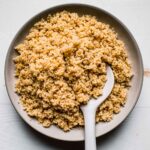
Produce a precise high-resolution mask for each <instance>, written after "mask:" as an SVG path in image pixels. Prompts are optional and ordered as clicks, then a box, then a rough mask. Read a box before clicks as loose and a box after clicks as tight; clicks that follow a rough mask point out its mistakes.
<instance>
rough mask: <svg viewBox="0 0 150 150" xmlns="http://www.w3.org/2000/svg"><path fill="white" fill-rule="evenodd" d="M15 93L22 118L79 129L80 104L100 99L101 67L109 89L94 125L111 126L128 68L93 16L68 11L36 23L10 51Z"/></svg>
mask: <svg viewBox="0 0 150 150" xmlns="http://www.w3.org/2000/svg"><path fill="white" fill-rule="evenodd" d="M15 49H16V51H17V52H18V56H16V57H15V58H14V62H15V76H16V78H17V82H16V92H17V93H18V94H19V96H20V102H21V104H22V106H23V108H24V110H25V111H26V112H27V114H28V115H29V116H31V117H33V118H35V119H37V120H38V122H40V123H41V124H42V125H43V126H44V127H49V126H50V125H52V124H55V125H57V126H58V127H60V128H61V129H63V130H64V131H68V130H70V129H72V128H73V127H77V126H83V125H84V118H83V115H82V112H81V111H80V106H81V105H86V104H87V102H88V101H89V100H90V99H91V98H92V97H94V98H95V99H96V98H97V97H98V96H100V95H102V94H103V87H104V85H105V82H106V80H107V79H106V65H110V66H111V68H112V70H113V73H114V77H115V85H114V88H113V90H112V92H111V94H110V95H109V97H108V98H107V99H106V100H105V102H104V103H103V104H102V105H101V106H99V108H98V109H97V114H96V122H100V121H111V120H112V119H113V115H114V114H116V113H119V112H120V110H121V107H122V106H124V104H125V102H126V98H127V92H128V88H129V86H130V81H131V78H132V69H131V65H130V63H129V60H128V56H127V53H126V48H125V45H124V43H123V41H121V40H119V39H118V37H117V33H116V32H115V31H114V30H113V29H112V28H111V27H110V26H109V25H108V24H106V23H102V22H100V21H99V20H97V19H96V18H95V17H94V16H90V15H82V16H79V15H78V14H77V13H72V12H68V11H62V12H58V13H56V14H54V15H49V16H48V17H47V18H46V19H41V20H40V21H39V22H37V23H36V24H34V26H33V27H32V28H31V29H30V31H29V33H28V35H27V36H26V37H25V39H24V40H23V41H22V42H21V43H20V44H19V45H17V46H16V47H15Z"/></svg>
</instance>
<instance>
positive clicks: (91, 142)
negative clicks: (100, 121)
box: [83, 107, 96, 150]
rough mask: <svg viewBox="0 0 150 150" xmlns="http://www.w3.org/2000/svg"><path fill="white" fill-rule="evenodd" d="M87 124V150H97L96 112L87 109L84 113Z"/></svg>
mask: <svg viewBox="0 0 150 150" xmlns="http://www.w3.org/2000/svg"><path fill="white" fill-rule="evenodd" d="M83 113H84V122H85V150H96V136H95V114H96V110H93V109H90V107H87V108H86V109H84V111H83Z"/></svg>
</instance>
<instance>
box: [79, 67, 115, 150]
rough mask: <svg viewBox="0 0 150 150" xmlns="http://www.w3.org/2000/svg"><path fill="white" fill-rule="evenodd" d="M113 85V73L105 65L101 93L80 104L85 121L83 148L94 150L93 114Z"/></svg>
mask: <svg viewBox="0 0 150 150" xmlns="http://www.w3.org/2000/svg"><path fill="white" fill-rule="evenodd" d="M113 85H114V75H113V72H112V70H111V68H110V67H109V66H107V81H106V83H105V86H104V88H103V94H102V96H100V97H99V98H98V99H96V100H95V99H91V100H90V101H89V102H88V104H87V105H83V106H81V110H82V112H83V116H84V122H85V150H96V135H95V115H96V110H97V108H98V106H100V105H101V103H102V102H103V101H104V100H105V99H106V98H107V97H108V96H109V94H110V93H111V91H112V88H113Z"/></svg>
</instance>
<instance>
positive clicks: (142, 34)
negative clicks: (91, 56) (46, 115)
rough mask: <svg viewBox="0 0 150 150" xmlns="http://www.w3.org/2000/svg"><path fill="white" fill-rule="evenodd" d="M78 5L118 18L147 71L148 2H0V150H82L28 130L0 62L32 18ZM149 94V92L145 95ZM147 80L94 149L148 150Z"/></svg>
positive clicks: (149, 55)
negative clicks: (130, 108)
mask: <svg viewBox="0 0 150 150" xmlns="http://www.w3.org/2000/svg"><path fill="white" fill-rule="evenodd" d="M72 2H82V3H87V4H92V5H95V6H98V7H101V8H103V9H105V10H107V11H109V12H111V13H112V14H114V15H115V16H116V17H118V18H119V19H120V20H121V21H122V22H124V24H125V25H126V26H127V27H128V28H129V30H130V31H131V32H132V34H133V35H134V37H135V39H136V40H137V42H138V44H139V47H140V49H141V53H142V56H143V61H144V68H150V63H149V62H150V1H149V0H74V1H73V0H0V150H82V149H84V147H83V143H82V142H77V143H71V142H62V141H57V140H53V139H50V138H46V137H45V136H43V135H41V134H39V133H37V132H36V131H34V130H33V129H31V128H30V127H29V126H28V125H27V124H26V123H24V121H23V120H22V119H20V117H19V116H18V114H17V113H16V111H15V110H14V108H13V107H12V105H11V103H10V100H9V98H8V96H7V93H6V89H5V83H4V62H5V57H6V53H7V50H8V47H9V44H10V42H11V41H12V39H13V37H14V35H15V34H16V32H17V31H18V29H19V28H20V27H21V26H22V25H23V24H24V23H25V22H26V21H27V20H28V19H29V18H31V17H32V16H33V15H35V14H36V13H38V12H40V11H42V10H44V9H46V8H49V7H51V6H54V5H58V4H62V3H72ZM148 91H149V92H148ZM149 94H150V77H144V84H143V89H142V93H141V96H140V98H139V101H138V103H137V105H136V107H135V109H134V110H133V112H132V113H131V115H130V116H129V117H128V119H126V121H125V122H124V123H123V124H122V125H121V126H119V127H118V128H117V129H115V130H114V131H112V132H111V133H110V134H109V135H105V136H103V137H100V138H98V140H97V145H98V150H150V98H149V97H150V96H149Z"/></svg>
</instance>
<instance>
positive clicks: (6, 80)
mask: <svg viewBox="0 0 150 150" xmlns="http://www.w3.org/2000/svg"><path fill="white" fill-rule="evenodd" d="M69 6H83V7H87V8H89V9H90V8H92V9H95V10H97V11H101V12H103V13H105V14H107V15H108V16H110V17H111V18H112V19H113V20H115V21H116V22H118V23H119V24H120V25H121V26H122V27H123V28H124V29H125V31H126V32H127V33H128V34H129V36H130V38H131V39H132V41H133V43H134V45H135V47H136V51H137V55H138V58H139V63H140V66H139V67H140V73H141V78H140V80H139V83H138V84H139V87H140V88H139V91H138V94H137V97H136V98H135V99H136V100H135V102H134V105H133V107H132V109H131V110H130V111H129V112H128V113H127V115H126V116H125V117H124V118H123V119H122V121H121V122H119V123H116V125H115V126H114V127H113V128H111V129H110V130H108V131H107V132H106V133H103V134H101V135H99V136H97V137H100V136H103V135H105V134H108V133H109V132H110V131H112V130H114V129H115V128H116V127H118V126H119V125H120V124H121V123H123V122H124V121H125V120H126V118H127V117H128V116H129V114H131V112H132V111H133V109H134V107H135V105H136V103H137V101H138V99H139V96H140V94H141V90H142V85H143V78H144V67H143V60H142V55H141V52H140V49H139V47H138V44H137V42H136V40H135V38H134V37H133V35H132V34H131V32H130V31H129V29H128V28H127V27H126V25H124V23H122V22H121V21H120V20H119V19H118V18H117V17H115V16H114V15H113V14H111V13H110V12H108V11H106V10H104V9H102V8H99V7H96V6H93V5H91V4H90V5H89V4H83V3H65V4H59V5H55V6H52V7H50V8H47V9H45V10H43V11H40V12H39V13H36V14H35V15H34V16H32V17H31V18H30V19H28V20H27V21H26V22H25V23H24V24H23V25H22V26H21V27H20V29H19V30H18V31H17V32H16V34H15V36H14V37H13V40H12V41H11V43H10V46H9V48H8V51H7V55H6V59H5V66H4V78H5V86H6V91H7V94H8V97H9V99H10V101H11V103H12V105H13V107H14V109H15V110H16V112H17V113H18V114H19V116H20V118H22V119H23V120H24V121H25V122H26V123H27V124H28V125H29V126H30V127H31V128H32V129H34V130H36V131H37V132H39V133H41V134H43V135H45V136H47V137H50V138H53V139H56V140H61V141H68V142H69V141H70V142H77V141H83V140H84V139H81V140H72V139H67V140H66V139H62V138H59V136H58V138H56V137H53V136H50V135H46V134H44V133H43V132H42V131H40V130H38V129H36V128H35V127H34V126H32V125H31V124H30V123H28V122H27V121H26V119H25V118H24V117H23V116H22V115H21V113H20V112H19V111H18V110H17V109H16V107H15V105H14V103H13V97H11V96H10V93H9V89H8V87H9V83H8V75H7V66H8V62H9V56H10V52H11V51H12V45H13V43H14V42H15V41H16V39H17V37H18V35H19V34H20V33H21V32H22V29H23V28H25V27H26V26H27V25H28V23H30V22H31V21H32V20H33V19H36V18H37V17H38V16H40V15H42V14H44V13H46V12H47V11H50V10H51V9H57V8H61V7H69Z"/></svg>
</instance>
